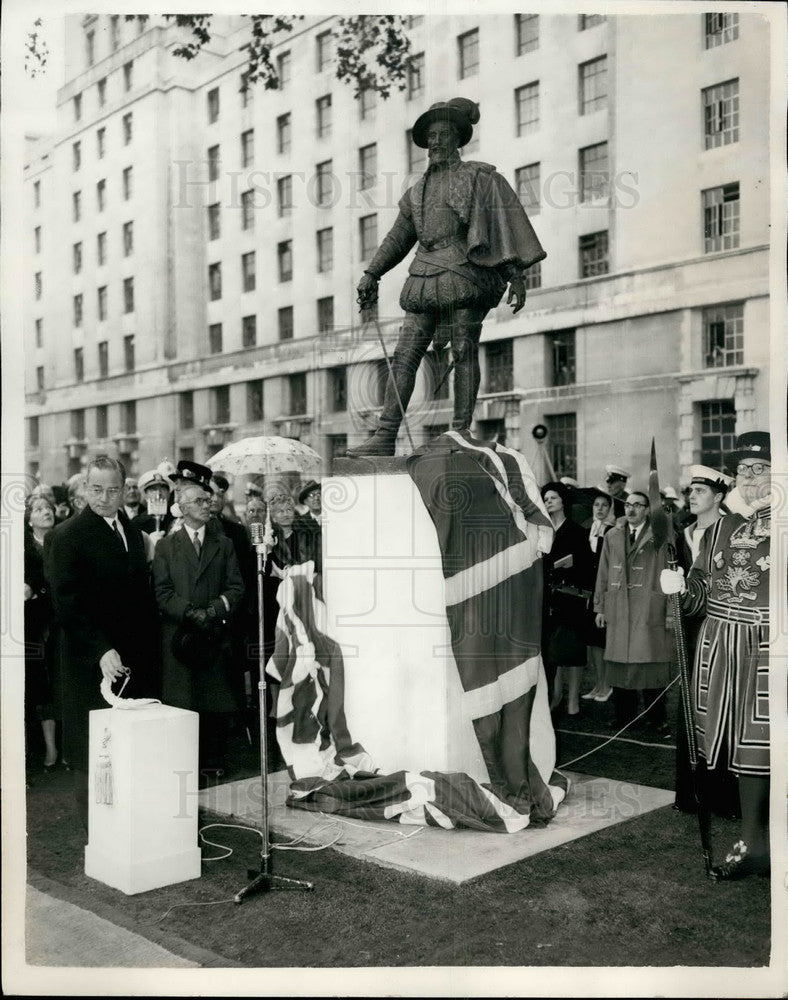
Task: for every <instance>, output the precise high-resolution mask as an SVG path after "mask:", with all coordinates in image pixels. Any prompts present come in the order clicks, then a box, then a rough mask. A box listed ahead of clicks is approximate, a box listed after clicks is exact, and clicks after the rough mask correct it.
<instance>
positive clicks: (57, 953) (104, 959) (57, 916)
mask: <svg viewBox="0 0 788 1000" xmlns="http://www.w3.org/2000/svg"><path fill="white" fill-rule="evenodd" d="M25 960H26V962H27V964H28V965H42V966H58V967H60V966H69V967H73V966H79V967H104V966H114V967H122V968H131V969H137V968H154V967H161V968H167V969H176V968H178V969H184V968H188V969H194V968H198V967H199V963H198V962H192V961H190V960H189V959H187V958H183V957H181V956H180V955H175V954H173V952H171V951H168V950H167V949H166V948H162V947H161V945H158V944H155V943H154V942H153V941H149V940H148V939H147V938H144V937H142V935H141V934H135V933H134V932H133V931H129V930H126V929H125V928H124V927H119V926H117V925H116V924H114V923H112V922H111V921H109V920H105V919H104V918H103V917H99V916H97V915H96V914H95V913H91V911H90V910H84V909H83V908H82V907H81V906H75V905H74V904H73V903H68V902H66V901H65V900H62V899H57V898H55V897H54V896H50V895H48V894H47V893H44V892H40V891H39V890H38V889H36V888H35V887H34V886H32V885H28V887H27V895H26V900H25Z"/></svg>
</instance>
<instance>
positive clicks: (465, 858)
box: [200, 771, 674, 884]
mask: <svg viewBox="0 0 788 1000" xmlns="http://www.w3.org/2000/svg"><path fill="white" fill-rule="evenodd" d="M566 773H567V774H568V776H569V779H570V781H571V787H570V790H569V795H568V796H567V797H566V799H565V800H564V802H563V803H562V805H561V808H560V809H559V810H558V813H557V815H556V817H555V819H554V820H553V821H552V822H551V823H550V824H549V825H548V826H546V827H534V828H532V829H526V830H523V831H522V832H521V833H515V834H498V833H478V832H476V831H473V830H440V829H437V828H435V827H406V826H402V825H398V824H396V823H368V822H364V821H360V820H347V819H345V818H344V817H338V816H329V815H321V814H320V813H310V812H306V811H304V810H301V809H290V808H288V807H287V806H286V805H285V799H286V796H287V787H288V777H287V772H285V771H282V772H280V773H279V774H274V775H270V776H269V786H268V787H269V820H270V827H271V831H272V832H273V833H275V834H276V835H277V836H279V837H284V838H288V839H290V838H292V839H295V838H296V837H300V836H304V837H305V842H307V843H310V844H328V843H330V842H331V841H332V840H333V839H334V838H335V837H336V836H337V835H338V834H341V836H340V840H339V841H338V842H337V843H336V844H334V845H333V846H334V848H335V850H338V851H341V852H342V853H343V854H349V855H350V856H351V857H355V858H360V859H361V860H363V861H372V862H374V863H375V864H379V865H383V866H386V867H390V868H399V869H401V870H403V871H409V872H413V873H416V874H419V875H424V876H427V877H428V878H437V879H444V880H446V881H449V882H454V883H456V884H460V883H462V882H467V881H468V879H472V878H477V877H478V876H479V875H484V874H486V873H487V872H491V871H495V869H496V868H502V867H503V866H504V865H510V864H513V863H514V862H515V861H522V860H523V858H529V857H533V856H534V855H537V854H540V853H541V852H542V851H549V850H551V849H552V848H554V847H559V846H560V845H561V844H566V843H568V842H569V841H572V840H577V839H579V838H580V837H585V836H587V835H588V834H589V833H596V832H597V831H598V830H603V829H605V827H608V826H614V825H615V824H616V823H623V822H624V821H625V820H628V819H634V818H635V817H636V816H642V815H643V814H644V813H648V812H651V811H652V810H654V809H660V808H662V807H663V806H666V805H669V804H670V803H671V802H672V801H673V799H674V792H672V791H667V790H665V789H662V788H650V787H649V786H647V785H634V784H630V783H628V782H624V781H612V780H610V779H609V778H594V777H592V776H590V775H585V774H572V773H571V772H566ZM260 794H261V787H260V779H259V778H254V779H246V780H244V781H234V782H228V783H227V784H225V785H218V786H217V787H215V788H209V789H205V790H204V791H202V792H200V805H201V806H202V807H203V808H206V809H210V810H211V811H212V812H216V813H219V814H221V815H224V816H228V817H229V816H232V817H234V818H236V819H238V820H243V821H244V822H245V823H247V824H255V823H259V821H260Z"/></svg>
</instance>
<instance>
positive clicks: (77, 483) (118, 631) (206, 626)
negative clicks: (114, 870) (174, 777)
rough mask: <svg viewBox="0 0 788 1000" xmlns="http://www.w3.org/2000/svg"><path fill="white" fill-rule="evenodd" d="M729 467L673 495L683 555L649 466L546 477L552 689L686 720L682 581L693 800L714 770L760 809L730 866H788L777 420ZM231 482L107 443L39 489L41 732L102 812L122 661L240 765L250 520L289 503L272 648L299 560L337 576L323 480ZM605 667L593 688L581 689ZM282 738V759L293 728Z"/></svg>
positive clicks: (251, 685)
mask: <svg viewBox="0 0 788 1000" xmlns="http://www.w3.org/2000/svg"><path fill="white" fill-rule="evenodd" d="M729 465H730V467H731V470H732V471H734V472H735V479H734V478H733V477H731V476H727V475H725V474H724V473H721V472H719V471H718V470H716V469H712V468H708V467H705V466H700V465H697V466H693V467H692V468H691V470H690V474H691V482H690V484H689V486H688V487H687V488H686V490H685V491H684V496H683V498H682V497H679V496H678V495H677V494H676V492H675V491H674V490H672V489H671V488H669V487H668V488H666V489H665V490H664V491H663V492H662V495H661V498H660V503H661V505H662V506H663V507H664V510H665V512H666V513H667V514H669V515H671V520H672V523H673V526H674V528H675V549H676V556H677V567H674V566H673V563H672V562H671V559H670V554H669V552H668V549H667V547H666V545H665V544H663V543H662V542H661V541H660V540H659V539H658V538H655V533H654V531H653V530H652V511H651V502H652V501H651V499H650V497H649V492H648V491H647V490H644V489H643V488H641V485H640V484H641V483H643V482H645V481H647V478H648V470H646V469H643V470H641V474H640V482H639V483H638V485H637V486H633V487H631V488H628V483H629V481H630V479H631V478H632V477H631V476H630V473H629V471H628V470H626V469H624V468H623V467H621V466H618V465H609V466H607V467H606V478H605V481H604V483H603V484H600V485H599V486H596V487H591V488H583V487H581V486H580V485H579V484H578V483H577V482H576V481H574V480H571V479H562V480H560V481H555V482H549V483H547V484H546V485H545V486H544V487H543V488H542V496H543V499H544V503H545V507H546V510H547V512H548V514H549V516H550V519H551V521H552V523H553V527H554V531H555V533H554V539H553V545H552V549H551V551H550V552H549V554H547V555H546V556H545V559H544V564H545V565H544V569H545V590H544V594H545V597H544V602H543V630H542V634H543V638H542V654H543V660H544V664H545V669H546V673H547V678H548V685H549V690H550V693H551V707H552V708H553V709H554V710H556V711H557V710H558V709H559V707H560V706H561V704H562V701H563V698H564V691H566V711H567V712H568V714H569V715H577V714H578V713H580V710H581V702H582V701H583V700H584V699H585V700H589V701H590V700H594V701H597V702H607V701H608V700H611V699H612V708H613V714H614V720H615V724H616V726H617V727H619V728H620V729H624V728H626V727H628V726H629V725H630V724H631V723H632V722H633V720H635V719H636V718H640V717H642V718H643V719H644V720H645V722H644V724H645V725H646V726H647V727H648V728H650V729H651V731H652V733H653V735H654V736H655V737H656V738H658V739H663V738H666V737H668V736H669V735H670V734H671V728H672V727H671V724H670V722H669V720H668V716H667V712H666V708H665V703H666V699H665V691H666V688H667V687H668V686H669V685H670V683H671V682H672V680H673V679H674V677H675V672H676V648H675V630H674V624H675V623H674V621H673V617H672V616H673V612H674V610H675V599H674V598H673V596H672V595H674V594H679V595H680V596H679V603H680V605H681V607H682V609H683V615H682V617H683V618H686V639H687V645H688V649H689V662H690V665H691V667H692V665H694V672H693V678H692V709H693V712H694V720H695V731H696V735H697V742H698V745H699V754H700V757H701V763H702V767H701V768H700V769H699V773H700V774H701V775H702V776H703V781H702V783H701V784H700V785H699V783H698V782H697V780H696V779H697V775H695V776H693V774H692V772H691V771H690V768H689V757H688V749H687V741H686V733H685V732H683V731H682V726H681V725H678V726H677V727H676V734H677V794H676V805H677V807H678V808H680V809H685V810H692V809H694V808H696V807H697V789H698V787H702V789H703V790H702V794H703V795H704V796H706V797H707V802H708V804H710V805H711V806H712V807H713V808H714V809H715V811H717V812H719V813H721V814H723V815H727V816H730V815H737V814H738V811H739V809H740V811H741V818H742V836H741V838H740V839H739V840H738V841H737V843H736V844H735V845H734V847H733V848H732V849H731V851H730V852H729V853H728V855H727V857H726V859H725V861H724V862H723V863H722V864H721V865H719V866H717V867H716V868H715V869H714V873H715V877H717V878H720V879H737V878H741V877H742V876H744V875H749V874H763V873H765V872H766V871H768V869H769V860H768V859H769V853H768V775H769V756H768V750H769V740H768V738H769V729H768V725H769V720H768V607H769V604H768V568H769V558H770V555H769V535H770V465H771V452H770V441H769V435H768V434H767V433H765V432H751V433H749V434H743V435H741V436H740V438H739V440H738V441H737V445H736V449H735V451H734V453H733V454H732V455H731V456H729ZM229 487H230V484H229V482H228V480H227V479H226V478H225V477H224V476H222V475H221V474H218V473H215V472H213V471H212V470H211V469H209V468H208V467H206V466H203V465H200V464H198V463H195V462H189V461H182V462H180V463H178V466H177V468H176V467H173V466H171V465H169V464H167V463H162V465H161V466H159V467H158V468H157V469H152V470H150V471H148V472H146V473H144V474H143V475H142V476H140V477H139V479H138V480H137V479H135V478H133V477H128V476H127V475H126V471H125V469H124V468H123V465H122V464H121V463H120V462H119V461H118V460H116V459H113V458H110V457H108V456H98V457H96V458H94V459H93V460H91V461H90V462H89V464H88V466H87V468H86V471H85V474H84V475H80V476H79V477H74V479H72V480H71V481H69V483H67V484H64V485H63V486H61V487H54V488H50V487H47V486H44V485H39V486H37V487H36V488H35V489H34V490H33V491H32V493H31V495H30V496H29V498H28V501H27V505H26V518H25V520H26V532H25V628H26V686H25V690H26V699H25V706H26V720H27V731H28V746H29V748H31V752H32V750H33V748H34V747H36V746H38V747H39V749H40V750H42V751H43V754H44V759H43V766H44V767H45V768H51V767H53V766H55V765H56V763H57V762H58V759H60V761H62V762H64V763H67V765H68V766H69V767H70V768H71V769H72V770H73V771H74V773H75V789H76V793H77V805H78V809H79V813H80V816H81V817H82V819H83V822H84V823H85V826H86V827H87V788H88V777H87V766H88V761H87V755H88V713H89V712H90V710H91V709H94V708H101V707H105V701H104V700H103V698H102V695H101V693H100V689H99V686H100V682H101V681H102V679H103V680H104V681H106V682H108V683H109V684H110V685H113V684H117V683H118V682H124V683H126V684H127V687H126V689H125V694H126V696H130V697H151V696H152V697H161V698H162V699H163V700H164V701H165V702H166V703H167V704H169V705H174V706H178V707H182V708H185V709H190V710H194V711H197V712H199V714H200V769H201V773H202V774H203V775H206V776H207V775H210V774H214V775H216V776H221V775H222V774H224V773H226V772H227V770H228V769H229V767H230V766H231V762H229V761H228V734H229V732H230V730H231V727H232V725H233V724H234V722H236V721H237V720H238V719H239V718H242V719H248V718H249V717H250V716H249V714H248V713H249V712H250V711H252V710H253V709H256V708H259V706H257V704H256V699H257V671H258V666H259V662H260V655H259V653H260V650H259V641H258V625H259V619H258V591H257V557H256V553H255V548H254V545H253V544H252V538H251V534H250V526H251V525H252V524H254V523H255V522H262V521H264V520H265V519H266V518H270V524H271V527H272V529H273V537H272V539H271V541H272V545H271V547H270V553H269V554H268V555H267V558H266V560H265V562H264V565H263V582H262V605H263V611H264V633H263V655H262V659H263V662H265V661H267V659H268V658H269V656H270V655H271V653H272V652H273V648H274V629H275V623H276V617H277V613H278V603H277V599H276V594H277V589H278V587H279V584H280V582H281V580H282V579H283V577H284V574H285V571H286V567H287V566H289V565H292V564H294V563H299V562H304V561H306V560H312V561H313V562H314V563H315V567H316V571H317V572H318V573H320V572H321V568H322V514H321V487H320V484H319V483H318V482H316V481H314V480H310V481H309V482H306V483H303V484H301V485H300V486H299V487H298V488H297V489H296V490H295V492H291V490H290V488H288V484H287V483H285V482H283V481H266V482H265V483H264V484H263V485H258V484H257V483H255V482H253V481H250V482H249V483H248V484H247V488H246V494H245V498H244V499H245V503H244V504H243V510H242V513H241V516H239V514H238V513H237V512H236V510H235V508H234V505H233V503H231V502H229V500H228V491H229ZM586 668H588V670H589V674H590V677H591V681H592V686H591V688H590V689H589V690H588V691H586V692H585V693H583V694H582V695H581V687H582V679H583V673H584V670H585V669H586ZM639 699H642V708H641V705H640V704H639ZM266 708H267V710H268V711H270V709H271V706H270V705H269V706H266ZM57 720H62V727H58V725H57ZM58 734H60V735H61V739H62V746H61V747H59V746H58V741H57V736H58ZM269 754H270V755H271V756H273V757H274V758H276V754H277V748H276V745H275V741H273V743H272V745H271V746H270V748H269Z"/></svg>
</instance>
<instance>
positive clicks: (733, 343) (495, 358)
mask: <svg viewBox="0 0 788 1000" xmlns="http://www.w3.org/2000/svg"><path fill="white" fill-rule="evenodd" d="M102 293H104V296H106V289H99V314H101V311H102V304H101V303H102ZM79 299H80V305H79V311H80V322H79V323H76V325H80V324H81V309H82V304H81V296H79ZM75 309H76V300H75ZM104 309H106V298H104ZM100 318H101V315H100ZM104 318H106V313H105V316H104ZM277 322H278V334H279V339H280V340H292V338H293V331H294V326H293V307H292V306H284V307H283V308H281V309H279V310H278V314H277ZM702 323H703V366H704V367H705V368H723V367H728V366H731V365H742V364H744V304H743V303H741V302H734V303H726V304H722V305H716V306H710V307H707V308H705V309H704V310H703V320H702ZM317 324H318V330H319V332H321V333H326V332H330V331H331V330H332V329H333V326H334V300H333V297H331V296H327V297H325V298H321V299H318V300H317ZM548 336H549V339H550V357H551V360H552V372H551V374H549V375H548V383H547V384H548V385H552V386H561V385H572V384H574V383H575V381H576V365H575V357H576V351H575V331H574V330H559V331H557V332H554V333H551V334H549V335H548ZM241 341H242V346H243V347H245V348H249V347H255V346H257V316H256V315H249V316H244V317H242V319H241ZM42 342H43V323H42V321H41V320H37V321H36V346H38V347H40V346H41V344H42ZM512 343H513V342H512V341H511V340H499V341H495V342H493V343H491V344H487V345H486V349H487V372H488V385H487V391H488V392H506V391H509V390H511V389H512V388H513V353H512ZM223 347H224V344H223V325H222V323H212V324H211V325H210V326H209V327H208V349H209V351H210V353H211V354H220V353H221V352H222V350H223ZM97 354H98V373H99V378H106V377H107V376H108V375H109V345H108V342H107V341H106V340H103V341H100V342H99V343H98V345H97ZM123 360H124V371H126V372H131V371H134V335H133V334H129V335H127V336H125V337H124V338H123ZM39 370H40V372H41V374H42V377H43V368H41V369H39ZM84 374H85V368H84V349H83V348H82V347H77V348H75V349H74V377H75V381H77V382H82V381H84ZM38 388H39V389H40V390H41V389H43V384H41V385H39V386H38Z"/></svg>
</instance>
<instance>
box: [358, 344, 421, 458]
mask: <svg viewBox="0 0 788 1000" xmlns="http://www.w3.org/2000/svg"><path fill="white" fill-rule="evenodd" d="M420 360H421V359H420V358H419V359H416V360H415V364H414V359H412V358H409V357H407V356H403V355H402V354H400V353H399V352H398V351H395V352H394V360H393V362H392V372H390V373H389V377H388V381H387V382H386V394H385V396H384V398H383V411H382V412H381V414H380V419H379V421H378V427H377V430H376V431H375V433H374V434H373V435H372V437H371V438H370V439H369V440H368V441H365V442H364V443H363V444H359V445H356V447H355V448H348V450H347V453H346V454H347V457H348V458H365V457H367V456H374V455H393V454H394V449H395V447H396V444H397V432H398V431H399V425H400V424H401V423H402V410H406V409H407V408H408V403H409V402H410V397H411V395H412V393H413V386H414V385H415V384H416V371H417V370H418V365H419V361H420ZM392 373H393V375H394V378H393V379H392ZM394 380H396V388H395V381H394ZM397 392H399V399H397ZM400 402H401V403H402V409H400Z"/></svg>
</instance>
